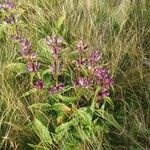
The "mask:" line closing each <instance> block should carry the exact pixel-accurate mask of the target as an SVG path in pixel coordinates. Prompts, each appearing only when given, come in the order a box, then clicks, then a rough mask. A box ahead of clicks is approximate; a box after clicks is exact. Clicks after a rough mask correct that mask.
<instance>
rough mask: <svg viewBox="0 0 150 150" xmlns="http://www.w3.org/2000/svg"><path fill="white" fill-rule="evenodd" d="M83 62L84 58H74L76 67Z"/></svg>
mask: <svg viewBox="0 0 150 150" xmlns="http://www.w3.org/2000/svg"><path fill="white" fill-rule="evenodd" d="M84 64H85V59H83V58H79V59H78V60H76V66H77V67H79V66H82V65H84Z"/></svg>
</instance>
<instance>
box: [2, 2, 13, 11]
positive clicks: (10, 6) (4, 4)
mask: <svg viewBox="0 0 150 150" xmlns="http://www.w3.org/2000/svg"><path fill="white" fill-rule="evenodd" d="M13 8H15V3H14V2H10V1H6V0H5V1H3V2H1V3H0V9H4V10H9V9H13Z"/></svg>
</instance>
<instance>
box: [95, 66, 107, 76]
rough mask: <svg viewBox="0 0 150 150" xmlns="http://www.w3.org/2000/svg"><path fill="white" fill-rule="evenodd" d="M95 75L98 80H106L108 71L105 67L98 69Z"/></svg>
mask: <svg viewBox="0 0 150 150" xmlns="http://www.w3.org/2000/svg"><path fill="white" fill-rule="evenodd" d="M94 74H95V76H96V77H97V78H98V79H105V78H106V77H107V76H108V71H107V69H105V68H104V67H96V68H95V69H94Z"/></svg>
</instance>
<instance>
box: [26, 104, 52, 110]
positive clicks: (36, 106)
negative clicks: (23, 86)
mask: <svg viewBox="0 0 150 150" xmlns="http://www.w3.org/2000/svg"><path fill="white" fill-rule="evenodd" d="M28 108H29V109H41V110H44V111H46V110H50V109H51V105H50V104H48V103H35V104H32V105H31V106H29V107H28Z"/></svg>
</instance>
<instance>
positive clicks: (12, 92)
mask: <svg viewBox="0 0 150 150" xmlns="http://www.w3.org/2000/svg"><path fill="white" fill-rule="evenodd" d="M149 7H150V2H149V0H144V1H131V0H122V1H115V0H106V1H104V0H92V1H90V0H87V1H76V0H58V1H54V0H38V1H37V0H31V1H26V0H22V1H18V4H17V7H16V9H15V10H14V11H12V12H14V13H15V15H16V16H17V17H19V18H20V19H19V21H18V22H17V24H6V23H4V22H0V44H1V56H0V65H1V71H0V78H1V88H0V97H1V102H0V141H1V143H0V149H18V150H26V149H29V150H30V149H35V150H49V149H58V150H59V149H62V150H81V149H83V150H89V149H91V150H99V149H101V150H120V149H121V150H123V149H129V150H144V149H147V150H148V149H150V144H149V135H150V130H149V127H150V121H149V116H150V94H149V93H150V88H149V83H150V80H149V76H150V73H149V72H150V67H149V66H150V65H149V57H150V55H149V47H150V44H149V38H150V36H149V24H150V21H149V20H150V17H149V16H150V11H149ZM0 13H1V14H0V17H1V19H2V18H3V17H4V15H5V13H4V12H3V11H1V12H0ZM8 13H10V12H8ZM16 31H17V32H19V33H21V35H25V36H26V37H27V38H29V39H30V40H31V41H32V43H33V46H32V49H34V50H35V51H36V52H37V53H38V61H40V63H41V64H42V65H41V69H40V70H39V71H38V72H37V73H35V74H34V73H33V74H32V73H29V72H28V71H27V67H26V64H25V63H26V62H25V61H23V60H22V58H21V59H17V57H18V52H19V48H18V46H17V44H15V43H14V42H13V40H12V38H11V36H12V35H14V34H16V33H17V32H16ZM49 33H55V34H59V35H62V36H63V37H64V38H65V42H64V43H63V48H64V49H63V54H62V56H63V62H65V65H66V64H67V63H68V62H69V65H68V66H64V68H65V69H64V70H65V71H64V70H63V71H64V72H65V73H64V72H63V75H64V79H63V80H64V81H65V83H66V85H65V89H64V90H63V91H60V92H58V93H56V94H50V93H48V91H46V90H47V89H48V88H49V86H51V85H53V84H54V83H55V79H54V78H53V76H52V75H51V71H50V69H49V65H50V64H51V63H53V59H52V56H51V55H50V52H49V47H48V46H46V44H44V42H43V41H44V40H43V38H45V37H46V36H47V35H48V34H49ZM82 37H83V38H84V40H85V41H87V44H88V46H89V49H91V50H92V47H100V48H101V49H102V52H103V59H102V60H101V62H100V63H101V64H102V65H103V66H105V65H106V64H108V66H109V68H110V71H111V72H112V73H113V76H114V78H115V83H114V87H113V91H111V98H110V97H105V99H104V100H102V101H99V103H97V102H96V95H97V92H98V91H97V90H96V87H95V90H94V91H93V90H91V89H86V88H80V89H78V88H74V86H72V85H71V81H73V79H74V66H71V65H70V64H71V63H72V61H73V59H74V58H76V57H77V56H76V53H74V49H75V47H74V43H75V41H76V40H77V39H81V38H82ZM90 45H91V46H90ZM66 47H67V48H66ZM85 56H86V55H85ZM107 62H108V63H107ZM68 68H69V69H68ZM67 69H68V70H67ZM66 70H67V71H66ZM82 74H84V75H87V70H86V69H85V68H84V69H83V70H82ZM60 76H62V74H61V75H60ZM29 78H30V79H29ZM37 78H39V79H43V80H44V84H45V87H44V89H42V90H40V89H36V88H34V84H33V83H34V82H35V80H36V79H37ZM29 80H30V84H29V85H28V83H29V82H28V81H29ZM20 95H21V96H20ZM33 118H34V119H33ZM29 124H32V127H31V128H28V125H29Z"/></svg>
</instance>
